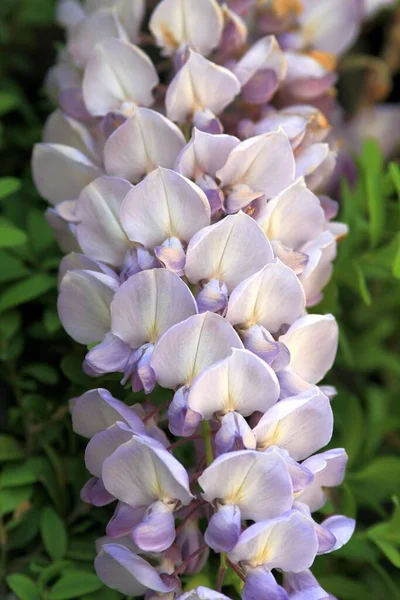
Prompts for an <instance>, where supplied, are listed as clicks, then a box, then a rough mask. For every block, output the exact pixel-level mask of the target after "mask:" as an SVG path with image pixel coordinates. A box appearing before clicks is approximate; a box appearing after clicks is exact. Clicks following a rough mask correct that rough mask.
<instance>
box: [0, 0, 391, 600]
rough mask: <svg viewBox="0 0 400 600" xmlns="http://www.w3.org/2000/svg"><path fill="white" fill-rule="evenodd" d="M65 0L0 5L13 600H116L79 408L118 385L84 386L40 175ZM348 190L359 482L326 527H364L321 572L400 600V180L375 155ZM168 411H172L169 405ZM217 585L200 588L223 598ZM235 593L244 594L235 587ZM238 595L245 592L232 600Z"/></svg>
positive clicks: (5, 507)
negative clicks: (103, 573)
mask: <svg viewBox="0 0 400 600" xmlns="http://www.w3.org/2000/svg"><path fill="white" fill-rule="evenodd" d="M53 18H54V15H53V0H1V2H0V53H1V60H0V81H1V87H0V207H1V217H0V265H1V266H0V357H1V364H0V369H1V371H0V386H1V387H0V399H1V410H0V549H1V558H0V598H2V599H3V598H6V599H14V598H18V599H20V600H41V599H42V600H44V599H46V600H64V599H69V598H81V599H82V600H91V599H93V600H94V599H95V600H117V599H119V598H122V596H121V595H120V594H118V593H116V592H112V591H110V590H108V589H106V588H105V587H104V586H102V584H101V582H100V581H99V580H98V579H97V577H96V575H95V573H94V570H93V566H92V561H93V558H94V555H95V548H94V540H95V539H96V538H97V537H99V536H101V535H103V533H104V527H105V524H106V522H107V521H108V518H109V509H107V508H104V509H94V510H93V509H92V508H91V507H89V506H87V505H85V504H83V503H82V502H81V501H80V499H79V490H80V488H81V486H82V484H83V483H84V481H85V480H86V478H87V473H85V468H84V462H83V449H84V443H83V441H82V440H80V439H78V438H77V437H76V436H75V435H74V434H73V432H72V429H71V423H70V417H69V413H68V404H67V401H68V399H69V398H71V397H73V396H74V395H78V394H81V393H82V392H84V391H85V390H87V389H90V388H91V387H94V386H98V385H104V386H105V387H108V388H109V389H110V391H112V392H113V393H114V395H115V396H116V397H120V398H121V388H120V385H119V383H118V380H117V379H118V378H115V377H111V376H109V377H106V378H103V379H102V380H101V381H99V380H96V381H93V380H91V379H89V378H88V377H86V376H85V375H83V374H82V372H81V362H82V359H83V355H84V352H83V349H82V348H80V347H78V346H77V345H75V344H73V343H72V342H71V340H69V339H68V338H67V336H66V335H65V334H64V332H63V330H62V328H61V325H60V322H59V320H58V317H57V312H56V286H57V266H58V263H59V260H60V252H59V250H58V248H57V246H56V244H55V242H54V241H53V237H52V233H51V231H50V229H49V227H48V226H47V224H46V222H45V220H44V218H43V212H44V209H45V203H44V202H43V201H42V200H41V199H40V198H39V197H38V195H37V193H36V192H35V190H34V186H33V183H32V180H31V175H30V165H29V161H30V152H31V147H32V145H33V143H34V142H36V141H38V140H39V139H40V133H41V129H42V125H43V122H44V119H45V116H46V115H47V114H48V112H49V111H50V110H51V106H50V105H49V104H48V102H47V100H46V99H45V97H44V95H43V93H42V91H41V85H42V81H43V78H44V75H45V73H46V70H47V68H48V67H49V66H50V65H51V64H52V62H53V61H54V54H55V48H56V45H57V40H59V39H60V36H61V34H60V32H59V31H58V30H57V29H56V28H55V27H54V25H53V24H52V23H53ZM358 168H359V176H358V183H357V186H356V188H355V189H354V190H350V189H349V188H348V187H347V186H344V187H343V202H342V209H341V215H340V218H341V220H343V221H345V222H346V223H348V224H349V225H350V229H351V233H350V235H349V236H348V238H347V239H345V240H344V241H343V242H342V243H341V244H340V248H339V256H338V259H337V262H336V267H335V272H334V278H333V280H332V282H331V283H330V284H329V286H328V288H327V290H326V293H325V298H324V300H323V302H322V303H321V304H320V305H319V306H318V307H316V311H317V312H333V313H334V314H335V315H336V317H337V318H338V320H339V323H340V330H341V339H340V350H339V354H338V359H337V362H336V365H335V368H334V369H333V371H332V372H331V374H330V376H329V383H332V384H334V385H336V386H337V388H338V390H339V395H338V396H337V397H336V398H335V399H334V401H333V402H334V404H333V406H334V412H335V418H336V430H335V435H334V439H333V440H332V447H335V446H344V447H345V448H346V450H347V452H348V454H349V457H350V459H349V468H348V473H347V477H346V481H345V483H344V485H343V486H342V487H341V488H340V489H339V490H335V492H334V493H333V494H332V496H331V498H330V503H329V504H328V506H327V507H326V509H324V513H325V514H330V513H332V512H336V511H340V512H343V513H344V514H346V515H348V516H352V517H356V518H357V523H358V527H357V532H356V534H355V535H354V537H353V539H352V540H351V542H350V543H349V544H348V545H347V546H345V547H344V548H343V549H341V550H340V551H339V552H336V553H335V554H334V555H328V556H323V557H319V558H318V559H317V561H316V568H315V573H316V574H317V576H318V578H319V580H320V581H321V584H322V585H323V586H324V587H325V588H326V589H327V590H329V591H330V592H331V593H333V594H335V595H336V596H338V598H339V599H340V600H361V599H362V600H381V599H382V600H383V599H385V600H386V599H393V600H395V599H397V598H400V575H399V572H398V568H399V567H400V506H399V498H400V458H399V449H400V434H399V430H400V427H399V425H400V403H399V377H400V341H399V320H400V319H399V314H400V285H399V284H400V228H399V225H400V169H399V167H398V166H397V165H396V164H394V163H392V164H390V165H389V166H388V167H386V166H384V164H383V160H382V157H381V156H380V153H379V151H378V149H377V147H376V146H375V144H374V143H372V142H369V143H367V144H366V145H365V147H364V151H363V153H362V155H361V156H360V157H359V158H358ZM160 400H162V399H161V398H160ZM214 579H215V573H213V572H212V571H211V570H210V572H209V573H205V574H204V575H202V576H200V577H197V578H196V582H195V581H193V580H192V581H190V580H189V581H185V585H186V586H192V585H194V584H195V583H204V584H207V583H208V584H209V585H210V586H213V585H214V584H215V581H214ZM231 583H232V586H233V587H235V586H237V581H236V580H235V579H234V578H232V581H231ZM232 594H233V595H234V594H235V592H234V591H232Z"/></svg>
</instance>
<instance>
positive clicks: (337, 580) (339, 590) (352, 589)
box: [318, 575, 374, 600]
mask: <svg viewBox="0 0 400 600" xmlns="http://www.w3.org/2000/svg"><path fill="white" fill-rule="evenodd" d="M318 579H319V582H320V584H321V586H322V587H323V588H324V590H326V591H327V592H330V593H331V594H333V595H334V596H338V597H339V598H340V600H355V598H357V599H360V600H361V598H362V600H374V599H373V598H372V597H371V594H370V591H369V589H368V587H367V585H366V584H365V583H362V582H361V581H354V580H353V579H350V578H349V577H344V576H343V575H332V576H329V577H319V578H318Z"/></svg>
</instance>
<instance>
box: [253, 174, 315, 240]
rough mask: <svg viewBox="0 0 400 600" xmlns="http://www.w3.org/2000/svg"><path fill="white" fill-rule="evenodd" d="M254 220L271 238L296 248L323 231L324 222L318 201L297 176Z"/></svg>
mask: <svg viewBox="0 0 400 600" xmlns="http://www.w3.org/2000/svg"><path fill="white" fill-rule="evenodd" d="M257 222H258V223H259V224H260V226H261V227H262V229H263V230H264V231H265V233H266V235H267V236H268V238H269V239H270V240H279V242H281V243H282V244H283V245H284V246H287V248H291V249H292V250H297V249H299V247H300V246H301V245H303V244H305V243H306V242H309V241H311V240H314V239H315V238H316V237H318V235H319V234H320V233H321V232H322V228H323V226H324V222H325V216H324V211H323V210H322V208H321V204H320V201H319V200H318V198H317V196H315V195H314V194H313V193H312V192H310V190H309V189H307V187H306V184H305V182H304V179H299V180H298V181H296V183H294V184H293V185H291V186H290V187H289V188H287V189H286V190H284V191H283V192H281V193H280V194H279V196H278V197H276V198H273V199H272V200H270V202H268V203H267V205H266V214H264V215H260V216H259V217H257Z"/></svg>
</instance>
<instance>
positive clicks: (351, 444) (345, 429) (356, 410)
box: [338, 394, 365, 467]
mask: <svg viewBox="0 0 400 600" xmlns="http://www.w3.org/2000/svg"><path fill="white" fill-rule="evenodd" d="M338 400H339V398H338ZM340 403H341V406H342V405H345V406H346V412H345V414H344V421H343V423H341V431H342V440H341V446H343V448H346V451H347V454H348V455H349V462H348V465H349V467H350V466H351V465H353V464H354V462H355V461H356V459H357V456H358V454H359V452H360V450H361V447H362V444H363V441H364V434H365V428H364V412H363V409H362V407H361V404H360V401H359V400H358V398H356V396H348V397H345V395H344V394H342V397H341V398H340ZM349 423H351V427H349Z"/></svg>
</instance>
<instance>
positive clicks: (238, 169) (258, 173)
mask: <svg viewBox="0 0 400 600" xmlns="http://www.w3.org/2000/svg"><path fill="white" fill-rule="evenodd" d="M216 174H217V177H218V178H219V179H220V182H221V187H222V188H223V189H224V191H225V194H226V196H227V202H229V201H230V200H231V201H235V204H236V205H238V198H240V199H241V202H242V206H243V207H245V206H247V205H248V204H249V203H250V202H252V201H253V200H255V199H256V198H258V197H260V196H262V195H264V196H266V197H267V198H272V197H273V196H276V195H277V194H279V193H280V192H281V191H282V190H284V189H285V188H287V187H288V186H290V185H291V184H292V183H293V182H294V176H295V159H294V155H293V151H292V148H291V145H290V141H289V138H288V137H287V136H286V135H285V134H284V133H283V131H282V130H279V131H277V132H272V133H266V134H262V135H259V136H255V137H253V138H250V139H248V140H245V141H244V142H240V143H239V144H238V145H237V146H235V148H233V150H232V151H231V153H230V155H229V156H228V160H227V161H226V163H225V165H224V166H223V167H222V168H221V169H219V170H218V171H217V173H216ZM237 210H238V208H237Z"/></svg>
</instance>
